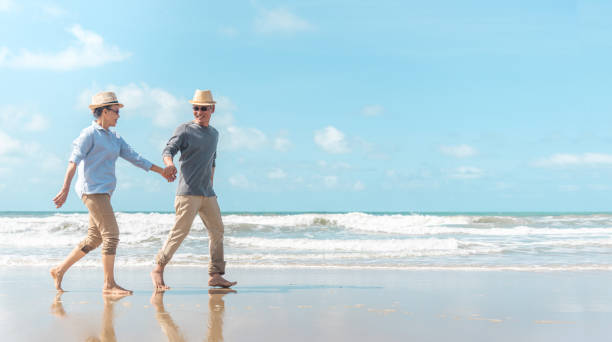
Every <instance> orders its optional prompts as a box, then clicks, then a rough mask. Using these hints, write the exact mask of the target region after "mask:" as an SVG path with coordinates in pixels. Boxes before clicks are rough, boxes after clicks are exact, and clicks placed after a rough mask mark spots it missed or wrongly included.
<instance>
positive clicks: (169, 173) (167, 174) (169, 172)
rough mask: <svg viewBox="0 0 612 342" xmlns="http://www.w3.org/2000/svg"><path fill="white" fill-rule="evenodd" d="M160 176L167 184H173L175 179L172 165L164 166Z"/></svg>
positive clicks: (174, 170)
mask: <svg viewBox="0 0 612 342" xmlns="http://www.w3.org/2000/svg"><path fill="white" fill-rule="evenodd" d="M161 175H162V176H163V177H164V178H166V180H167V181H168V182H173V181H174V180H175V179H176V167H175V166H174V165H170V166H166V168H164V170H163V171H162V173H161Z"/></svg>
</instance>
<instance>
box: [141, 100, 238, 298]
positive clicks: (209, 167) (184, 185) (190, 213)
mask: <svg viewBox="0 0 612 342" xmlns="http://www.w3.org/2000/svg"><path fill="white" fill-rule="evenodd" d="M189 102H190V103H191V104H192V106H193V116H194V119H193V121H189V122H186V123H184V124H181V125H180V126H178V127H177V128H176V130H175V131H174V135H173V136H172V138H170V140H169V141H168V143H167V144H166V148H165V149H164V151H163V158H164V164H165V165H166V169H165V170H164V172H166V173H167V176H170V177H173V176H175V175H176V167H175V166H174V161H173V160H174V156H175V155H176V153H177V152H179V151H180V152H181V157H180V159H179V161H180V168H181V173H180V177H179V184H178V188H177V191H176V199H175V201H174V207H175V210H176V220H175V224H174V227H172V230H171V231H170V233H169V235H168V238H167V240H166V243H164V245H163V247H162V249H161V250H160V251H159V253H158V254H157V257H156V258H155V261H156V266H155V268H154V269H153V271H152V272H151V278H152V280H153V285H154V286H155V289H156V290H167V289H169V288H170V287H168V286H167V285H166V284H165V282H164V269H165V267H166V265H167V264H168V262H169V261H170V259H171V258H172V255H174V253H175V252H176V250H177V249H178V247H179V246H180V245H181V243H182V242H183V240H184V239H185V237H186V236H187V235H188V234H189V230H190V229H191V225H192V223H193V220H194V219H195V216H196V215H198V214H199V215H200V218H201V219H202V222H204V225H205V226H206V229H207V231H208V236H209V252H210V261H209V265H208V274H209V275H210V278H209V280H208V285H209V286H220V287H231V286H234V285H236V283H237V282H230V281H228V280H226V279H224V278H223V275H224V274H225V260H224V257H223V231H224V228H223V222H222V221H221V211H220V209H219V205H218V203H217V196H216V195H215V192H214V190H213V178H214V175H215V159H216V157H217V142H218V140H219V132H218V131H217V130H216V129H215V128H214V127H212V126H210V125H209V122H210V117H211V116H212V114H213V113H214V112H215V103H216V102H215V101H213V97H212V93H211V92H210V90H199V89H198V90H196V92H195V94H194V96H193V100H191V101H189Z"/></svg>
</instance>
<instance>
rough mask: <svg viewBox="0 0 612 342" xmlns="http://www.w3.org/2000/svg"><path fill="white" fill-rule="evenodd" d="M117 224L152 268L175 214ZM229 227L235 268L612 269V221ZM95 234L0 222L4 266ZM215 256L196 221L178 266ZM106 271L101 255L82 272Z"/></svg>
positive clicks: (134, 256)
mask: <svg viewBox="0 0 612 342" xmlns="http://www.w3.org/2000/svg"><path fill="white" fill-rule="evenodd" d="M116 216H117V221H118V224H119V229H120V231H121V235H120V240H121V241H120V244H119V249H118V255H119V257H118V258H117V263H118V265H123V266H150V265H151V264H152V260H153V257H154V255H155V254H156V253H157V251H158V250H159V248H160V247H161V246H162V244H163V242H164V241H165V239H166V237H167V234H168V232H169V231H170V229H171V227H172V225H173V224H174V219H175V217H174V214H159V213H117V214H116ZM223 220H224V223H225V227H226V231H225V246H226V259H227V261H228V262H229V263H231V264H232V265H255V266H258V265H259V266H261V265H265V266H270V267H277V266H278V267H281V266H282V265H285V266H288V265H290V266H291V267H348V268H350V267H400V268H402V267H404V268H403V269H410V267H425V268H426V267H432V268H435V267H440V268H443V267H451V268H452V267H459V268H461V267H464V268H470V267H474V268H478V267H485V268H486V267H497V269H511V268H512V267H518V268H519V269H522V268H525V267H527V268H528V267H530V266H522V265H523V264H533V265H531V266H533V267H536V268H537V267H540V269H546V267H553V268H555V267H556V268H558V269H559V270H562V269H563V267H567V269H575V267H600V268H606V267H608V266H609V265H612V252H610V250H612V248H611V247H612V215H562V216H537V215H536V216H487V215H450V216H442V215H418V214H410V215H400V214H395V215H373V214H365V213H346V214H291V215H289V214H283V215H225V216H223ZM87 229H88V215H87V214H54V215H29V216H28V215H24V216H18V215H14V216H6V215H5V216H1V215H0V266H19V265H31V266H36V265H45V266H49V265H53V264H57V263H58V262H60V261H61V260H62V259H63V258H64V257H65V256H66V254H67V253H68V252H69V251H70V250H71V249H72V248H74V246H76V245H77V244H78V243H79V242H80V241H81V240H82V239H84V238H85V236H86V234H87ZM207 247H208V234H207V232H206V228H205V227H204V225H203V224H202V222H201V221H200V220H199V219H197V218H196V220H195V221H194V224H193V226H192V229H191V233H190V234H189V236H188V237H187V238H186V240H185V242H184V243H183V244H182V246H181V249H180V250H179V252H178V253H177V254H176V255H175V257H174V259H173V263H174V264H175V265H191V266H199V265H201V264H203V263H204V264H206V263H207V262H208V248H207ZM99 263H100V260H99V252H96V253H94V252H92V253H90V255H89V256H88V257H87V258H84V259H83V260H82V261H80V262H79V264H80V265H86V266H99ZM415 263H416V264H418V265H415ZM587 263H592V264H589V265H590V266H584V265H586V264H587ZM576 264H580V265H582V266H576ZM275 265H276V266H275ZM592 265H596V266H592ZM504 267H507V268H504ZM453 269H457V268H453Z"/></svg>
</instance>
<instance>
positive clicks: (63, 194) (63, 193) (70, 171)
mask: <svg viewBox="0 0 612 342" xmlns="http://www.w3.org/2000/svg"><path fill="white" fill-rule="evenodd" d="M76 168H77V165H76V164H75V163H74V162H69V163H68V168H67V169H66V176H65V177H64V186H62V190H60V192H59V193H58V194H57V196H55V197H54V198H53V203H55V207H56V208H59V207H61V206H62V205H64V203H66V198H68V193H69V192H70V183H72V177H74V173H75V172H76Z"/></svg>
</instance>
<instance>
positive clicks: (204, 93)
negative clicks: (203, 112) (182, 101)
mask: <svg viewBox="0 0 612 342" xmlns="http://www.w3.org/2000/svg"><path fill="white" fill-rule="evenodd" d="M189 102H190V103H193V104H195V105H214V104H215V103H216V102H215V101H213V97H212V93H211V92H210V90H200V89H196V91H195V94H193V100H190V101H189Z"/></svg>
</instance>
